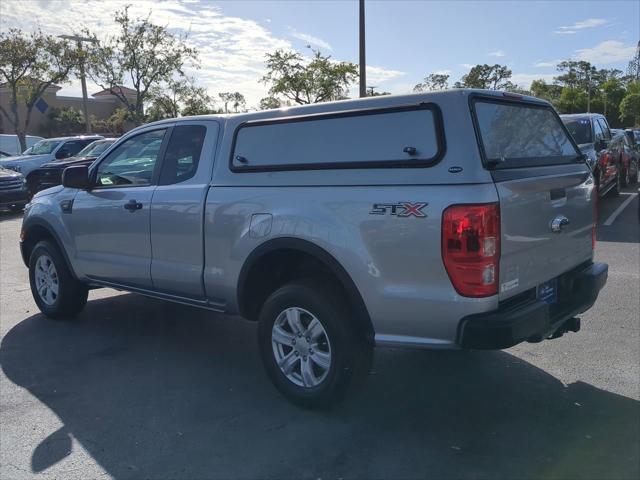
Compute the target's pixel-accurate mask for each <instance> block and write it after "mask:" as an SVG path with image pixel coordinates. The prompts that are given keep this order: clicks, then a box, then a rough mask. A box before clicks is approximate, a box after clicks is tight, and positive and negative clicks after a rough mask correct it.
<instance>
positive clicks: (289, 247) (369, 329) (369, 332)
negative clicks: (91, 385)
mask: <svg viewBox="0 0 640 480" xmlns="http://www.w3.org/2000/svg"><path fill="white" fill-rule="evenodd" d="M277 253H284V254H287V253H298V254H301V255H304V256H306V257H307V258H312V259H314V260H315V261H317V262H318V263H319V264H320V265H322V266H323V267H324V268H326V270H327V272H328V273H329V274H331V276H333V277H335V278H336V279H337V280H338V282H339V286H341V287H342V290H343V291H344V293H345V295H346V298H347V300H348V302H349V304H350V305H351V306H352V308H353V309H354V313H355V314H356V321H357V324H358V327H359V328H360V329H361V330H362V331H364V333H365V336H366V338H367V339H368V340H371V341H373V336H374V329H373V324H372V322H371V317H370V316H369V312H368V310H367V307H366V304H365V302H364V300H363V298H362V295H361V294H360V291H359V290H358V287H357V286H356V284H355V282H354V281H353V279H352V278H351V276H350V275H349V273H348V272H347V271H346V270H345V268H344V267H343V266H342V265H341V264H340V262H339V261H338V260H336V258H335V257H334V256H333V255H331V254H330V253H329V252H327V251H326V250H325V249H324V248H322V247H320V246H318V245H316V244H314V243H312V242H310V241H308V240H302V239H299V238H291V237H283V238H276V239H272V240H269V241H267V242H265V243H263V244H261V245H259V246H258V247H256V248H255V249H254V250H253V251H252V252H251V253H250V254H249V256H248V257H247V259H246V260H245V262H244V264H243V266H242V269H241V270H240V275H239V277H238V285H237V302H238V309H239V312H240V315H241V316H243V317H244V318H247V319H249V320H257V313H258V312H259V308H258V311H256V307H255V306H254V307H253V308H252V306H251V303H252V302H250V294H251V291H250V289H251V284H252V278H253V277H254V276H255V275H259V266H260V264H261V262H263V261H265V259H267V258H269V256H272V255H275V254H277ZM261 305H262V303H260V304H259V306H261Z"/></svg>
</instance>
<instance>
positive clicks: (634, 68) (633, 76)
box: [627, 40, 640, 82]
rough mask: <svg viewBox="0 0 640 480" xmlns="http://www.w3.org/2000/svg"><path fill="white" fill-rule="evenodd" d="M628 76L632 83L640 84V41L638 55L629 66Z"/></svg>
mask: <svg viewBox="0 0 640 480" xmlns="http://www.w3.org/2000/svg"><path fill="white" fill-rule="evenodd" d="M627 75H628V76H629V77H630V81H632V82H640V40H639V41H638V46H637V47H636V53H635V55H634V56H633V58H632V59H631V60H630V61H629V65H628V66H627Z"/></svg>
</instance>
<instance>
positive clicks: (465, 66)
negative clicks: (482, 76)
mask: <svg viewBox="0 0 640 480" xmlns="http://www.w3.org/2000/svg"><path fill="white" fill-rule="evenodd" d="M460 66H461V67H463V68H466V69H469V70H471V69H472V68H473V67H475V65H474V64H473V63H461V64H460Z"/></svg>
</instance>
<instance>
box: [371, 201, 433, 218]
mask: <svg viewBox="0 0 640 480" xmlns="http://www.w3.org/2000/svg"><path fill="white" fill-rule="evenodd" d="M427 205H429V204H428V203H427V202H418V203H409V202H398V203H374V204H373V206H372V207H371V211H370V212H369V214H370V215H387V214H389V215H396V216H398V217H418V218H425V217H426V216H427V214H426V213H424V212H423V211H422V209H423V208H424V207H426V206H427Z"/></svg>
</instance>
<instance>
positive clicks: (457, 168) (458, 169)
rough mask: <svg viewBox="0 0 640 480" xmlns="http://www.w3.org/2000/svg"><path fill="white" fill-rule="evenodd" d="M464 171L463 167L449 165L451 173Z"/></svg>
mask: <svg viewBox="0 0 640 480" xmlns="http://www.w3.org/2000/svg"><path fill="white" fill-rule="evenodd" d="M461 171H462V167H449V173H460V172H461Z"/></svg>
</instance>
